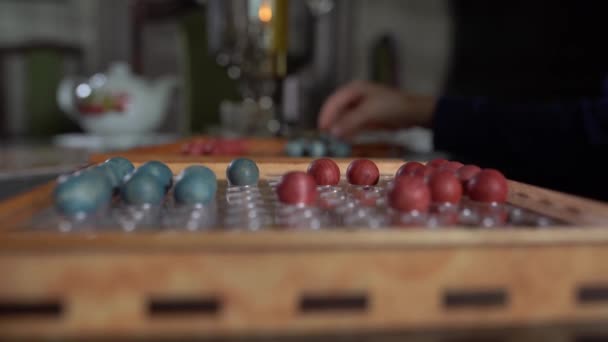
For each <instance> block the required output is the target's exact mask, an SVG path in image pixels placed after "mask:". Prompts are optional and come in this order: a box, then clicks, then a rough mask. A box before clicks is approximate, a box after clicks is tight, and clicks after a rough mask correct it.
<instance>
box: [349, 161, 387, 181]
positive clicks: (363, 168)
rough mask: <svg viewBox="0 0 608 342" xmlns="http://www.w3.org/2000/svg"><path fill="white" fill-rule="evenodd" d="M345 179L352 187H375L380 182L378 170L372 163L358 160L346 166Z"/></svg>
mask: <svg viewBox="0 0 608 342" xmlns="http://www.w3.org/2000/svg"><path fill="white" fill-rule="evenodd" d="M346 178H348V182H349V183H350V184H353V185H365V186H368V185H376V184H378V181H379V180H380V170H378V166H376V164H375V163H374V162H373V161H371V160H367V159H358V160H355V161H353V162H352V163H350V165H349V166H348V169H347V170H346Z"/></svg>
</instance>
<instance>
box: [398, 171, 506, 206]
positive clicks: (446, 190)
mask: <svg viewBox="0 0 608 342" xmlns="http://www.w3.org/2000/svg"><path fill="white" fill-rule="evenodd" d="M508 193H509V186H508V182H507V179H506V178H505V176H504V175H503V174H502V173H501V172H500V171H497V170H494V169H481V168H480V167H478V166H476V165H463V164H462V163H460V162H455V161H448V160H445V159H436V160H433V161H431V162H429V163H427V164H426V165H424V164H422V163H418V162H409V163H406V164H404V165H403V166H402V167H401V168H399V170H398V171H397V173H396V174H395V181H394V183H393V186H392V187H391V189H390V191H389V203H390V205H391V206H392V207H393V208H395V209H397V210H400V211H413V210H417V211H422V212H424V211H428V209H429V208H430V206H431V203H441V204H444V203H449V204H458V203H459V202H460V201H461V200H462V198H463V197H464V196H468V197H469V198H470V199H471V200H473V201H476V202H482V203H504V202H506V201H507V197H508Z"/></svg>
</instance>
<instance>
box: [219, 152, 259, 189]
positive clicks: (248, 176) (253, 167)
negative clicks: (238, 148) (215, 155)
mask: <svg viewBox="0 0 608 342" xmlns="http://www.w3.org/2000/svg"><path fill="white" fill-rule="evenodd" d="M226 179H228V183H229V184H230V185H234V186H248V185H257V184H258V182H259V180H260V169H259V168H258V165H257V164H256V163H255V162H254V161H253V160H251V159H245V158H240V159H235V160H233V161H232V162H231V163H230V165H228V168H227V169H226Z"/></svg>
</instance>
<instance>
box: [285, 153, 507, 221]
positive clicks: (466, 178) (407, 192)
mask: <svg viewBox="0 0 608 342" xmlns="http://www.w3.org/2000/svg"><path fill="white" fill-rule="evenodd" d="M340 177H341V175H340V168H339V167H338V165H337V164H336V163H335V162H334V161H333V160H331V159H327V158H323V159H317V160H315V161H313V162H312V163H311V164H310V165H309V167H308V170H307V172H290V173H288V174H286V175H285V176H284V177H283V178H282V180H281V182H280V184H279V185H278V187H277V194H278V197H279V200H280V201H281V202H283V203H287V204H305V205H311V204H314V203H315V202H316V200H317V196H318V193H317V186H335V185H338V184H339V182H340ZM346 178H347V180H348V182H349V183H350V184H353V185H359V186H374V185H376V184H378V182H379V180H380V170H379V169H378V166H377V165H376V164H375V163H374V162H372V161H371V160H367V159H358V160H355V161H353V162H352V163H351V164H350V165H349V166H348V169H347V171H346ZM507 194H508V184H507V180H506V178H505V177H504V175H502V173H500V172H499V171H496V170H492V169H485V170H482V169H481V168H479V167H477V166H474V165H463V164H462V163H459V162H454V161H448V160H445V159H436V160H433V161H431V162H429V163H427V164H426V165H424V164H422V163H419V162H408V163H406V164H404V165H403V166H402V167H401V168H399V170H398V171H397V173H396V174H395V180H394V182H393V184H392V187H391V189H390V190H389V195H388V197H389V203H390V205H391V206H392V207H393V208H394V209H396V210H399V211H414V210H416V211H427V210H428V209H429V207H430V205H431V203H453V204H457V203H459V202H460V201H461V199H462V197H463V196H464V195H468V196H469V197H470V198H471V199H472V200H474V201H479V202H485V203H494V202H499V203H503V202H505V201H506V199H507Z"/></svg>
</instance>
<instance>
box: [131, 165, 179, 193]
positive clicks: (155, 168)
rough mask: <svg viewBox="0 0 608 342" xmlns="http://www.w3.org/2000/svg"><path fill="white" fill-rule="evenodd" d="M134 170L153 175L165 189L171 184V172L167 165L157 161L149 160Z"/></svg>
mask: <svg viewBox="0 0 608 342" xmlns="http://www.w3.org/2000/svg"><path fill="white" fill-rule="evenodd" d="M135 172H137V173H147V174H150V175H152V176H154V178H156V179H157V180H158V181H159V183H160V184H161V185H162V186H163V187H164V188H165V189H169V188H170V187H171V185H172V184H173V172H172V171H171V169H170V168H169V167H168V166H167V165H165V164H164V163H161V162H159V161H149V162H147V163H145V164H143V165H142V166H140V167H138V168H137V170H136V171H135Z"/></svg>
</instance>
